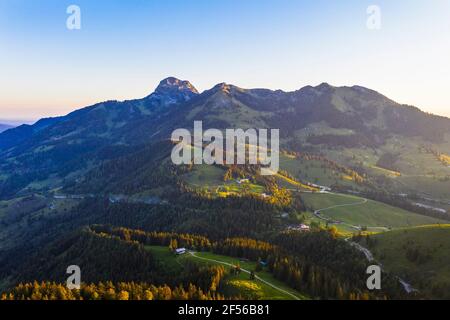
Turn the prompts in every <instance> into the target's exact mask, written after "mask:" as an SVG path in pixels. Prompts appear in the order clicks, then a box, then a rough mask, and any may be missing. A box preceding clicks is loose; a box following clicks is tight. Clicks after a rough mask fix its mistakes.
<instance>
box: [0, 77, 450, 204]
mask: <svg viewBox="0 0 450 320" xmlns="http://www.w3.org/2000/svg"><path fill="white" fill-rule="evenodd" d="M194 120H202V121H203V124H204V128H218V129H224V128H243V129H246V128H279V129H280V135H281V138H282V147H283V148H284V149H287V150H291V151H296V152H297V151H298V152H305V151H306V152H310V153H324V149H325V150H327V149H330V150H336V149H338V148H345V149H347V150H349V149H355V150H368V151H366V152H371V153H374V154H375V156H378V157H379V158H382V157H383V156H384V157H389V156H391V157H393V158H396V160H397V161H401V160H402V159H397V158H398V154H397V153H398V152H396V151H395V150H392V148H391V147H390V144H391V143H392V142H393V141H394V140H395V139H402V140H405V141H408V142H409V143H411V144H414V148H415V149H417V148H419V147H421V146H423V145H429V146H430V149H433V150H434V149H436V150H437V152H444V153H445V152H447V153H448V152H450V150H448V142H449V134H450V119H448V118H445V117H439V116H434V115H431V114H427V113H424V112H422V111H420V110H419V109H418V108H415V107H412V106H406V105H401V104H398V103H396V102H394V101H392V100H390V99H388V98H387V97H385V96H383V95H381V94H379V93H377V92H376V91H373V90H370V89H367V88H363V87H360V86H353V87H333V86H331V85H329V84H326V83H323V84H321V85H319V86H316V87H312V86H308V87H304V88H301V89H299V90H297V91H294V92H283V91H272V90H267V89H250V90H249V89H242V88H238V87H236V86H233V85H228V84H224V83H222V84H218V85H216V86H215V87H213V88H212V89H210V90H206V91H204V92H202V93H199V92H198V91H197V90H196V89H195V87H194V86H193V85H192V84H191V83H189V82H188V81H181V80H178V79H176V78H172V77H171V78H167V79H165V80H163V81H161V83H160V84H159V86H158V87H157V89H156V90H155V92H153V93H152V94H150V95H149V96H147V97H145V98H143V99H137V100H130V101H124V102H118V101H106V102H102V103H98V104H95V105H93V106H89V107H86V108H83V109H80V110H76V111H74V112H72V113H70V114H68V115H66V116H62V117H57V118H49V119H42V120H40V121H38V122H36V123H35V124H34V125H22V126H19V127H17V128H15V129H12V130H8V131H7V132H3V133H2V134H1V135H0V170H1V171H2V172H3V173H4V176H3V177H4V178H3V181H1V183H2V184H1V186H0V197H10V196H13V195H14V194H15V193H17V192H20V191H21V190H22V191H23V189H24V188H26V187H27V186H28V185H29V184H30V183H32V182H33V181H43V180H48V179H49V177H53V179H52V180H53V181H54V182H55V184H54V185H53V187H56V186H57V185H58V184H61V183H62V181H63V180H67V179H72V180H73V179H76V178H78V177H79V176H80V175H82V174H83V173H85V172H86V170H88V169H91V168H92V166H95V165H98V164H99V163H101V162H102V161H105V160H108V159H107V158H105V154H107V153H108V152H106V151H108V150H110V149H114V150H115V154H117V153H121V152H124V153H126V152H128V149H130V148H138V147H139V146H142V145H146V144H149V143H151V142H155V141H159V140H163V139H167V138H168V137H169V136H170V134H171V132H172V131H173V130H174V129H177V128H191V127H192V126H193V122H194ZM385 149H389V150H385ZM325 153H328V152H325ZM334 153H335V152H330V153H329V154H327V156H329V157H331V158H332V159H333V160H337V161H342V160H343V161H342V164H344V165H352V166H356V165H361V162H364V161H361V160H363V159H361V158H355V157H352V159H350V160H351V161H350V163H349V162H348V160H349V159H347V158H345V159H342V158H340V157H336V156H335V155H334ZM391 165H392V167H395V163H391ZM361 167H362V169H365V170H366V169H368V168H366V166H364V164H363V165H362V166H361Z"/></svg>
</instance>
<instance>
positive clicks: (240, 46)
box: [0, 0, 450, 121]
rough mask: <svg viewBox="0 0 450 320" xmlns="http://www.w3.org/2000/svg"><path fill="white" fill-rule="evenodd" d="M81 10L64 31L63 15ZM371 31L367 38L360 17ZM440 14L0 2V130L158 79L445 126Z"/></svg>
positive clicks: (384, 8)
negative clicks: (369, 109) (337, 92)
mask: <svg viewBox="0 0 450 320" xmlns="http://www.w3.org/2000/svg"><path fill="white" fill-rule="evenodd" d="M71 4H76V5H78V6H79V7H80V9H81V30H68V29H67V28H66V20H67V17H68V16H69V15H68V14H67V13H66V10H67V7H68V6H69V5H71ZM373 4H376V5H378V6H379V8H380V10H381V20H380V22H381V24H380V26H381V29H380V30H369V28H368V27H367V24H366V23H367V19H368V17H369V15H368V14H367V8H368V6H370V5H373ZM449 12H450V3H449V2H447V1H445V0H437V1H435V2H433V4H432V5H430V4H429V3H425V2H424V1H420V0H416V1H396V2H395V3H392V2H389V1H386V0H382V1H376V2H375V3H374V2H373V1H366V0H363V1H356V0H351V1H346V2H345V3H329V1H325V0H319V1H314V2H312V1H299V0H281V1H280V0H277V1H275V0H262V1H256V0H249V1H245V2H244V3H242V2H241V1H237V0H230V1H228V2H226V3H221V2H211V1H206V0H197V1H195V2H189V1H181V0H173V1H162V0H155V1H151V2H148V1H141V0H131V1H127V2H123V1H118V0H112V1H102V0H100V1H96V2H95V3H93V2H92V1H87V0H79V1H75V2H74V3H73V2H67V1H56V0H48V1H46V2H45V3H35V2H30V1H25V0H14V1H13V0H0V41H1V42H2V44H3V46H4V47H5V48H7V50H2V51H0V69H1V70H2V73H1V75H0V119H27V120H28V121H30V120H37V119H40V118H44V117H52V116H61V115H65V114H67V113H69V112H71V111H73V110H76V109H79V108H82V107H86V106H89V105H92V104H95V103H98V102H102V101H106V100H129V99H136V98H140V97H144V96H146V95H148V94H149V93H151V92H152V91H153V88H154V87H155V86H156V85H157V84H158V82H159V81H160V80H161V79H163V78H165V77H167V76H176V77H177V78H180V79H185V80H189V81H191V82H192V83H193V85H195V86H196V87H197V89H199V91H203V90H206V89H209V88H211V87H213V86H214V85H215V84H217V83H221V82H227V83H231V84H234V85H236V86H239V87H242V88H267V89H272V90H276V89H281V90H284V91H293V90H296V89H299V88H301V87H304V86H307V85H317V84H319V83H321V82H328V83H330V84H332V85H334V86H352V85H360V86H364V87H367V88H370V89H373V90H376V91H378V92H380V93H381V94H383V95H385V96H387V97H389V98H390V99H392V100H395V101H397V102H398V103H401V104H408V105H413V106H416V107H418V108H420V109H421V110H423V111H425V112H429V113H433V114H437V115H442V116H447V117H450V105H449V104H450V103H449V101H450V91H449V90H448V83H450V63H448V57H449V56H450V38H449V37H448V36H447V35H448V34H449V33H450V21H449V19H448V18H447V15H448V13H449Z"/></svg>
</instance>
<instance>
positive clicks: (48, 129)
mask: <svg viewBox="0 0 450 320" xmlns="http://www.w3.org/2000/svg"><path fill="white" fill-rule="evenodd" d="M199 120H201V121H203V129H204V130H206V129H209V128H215V129H221V130H222V129H228V128H235V129H236V128H241V129H248V128H257V129H264V128H267V129H279V130H280V150H281V153H280V169H281V170H280V172H279V173H278V174H277V175H275V176H273V177H264V176H261V175H259V173H258V172H259V171H258V170H256V169H257V166H256V167H255V166H250V165H248V166H247V165H246V166H233V165H213V166H208V165H198V166H195V165H192V166H189V165H185V166H176V165H174V164H173V163H172V162H171V158H170V154H171V150H172V148H173V143H172V141H171V140H170V137H171V133H172V132H173V130H175V129H179V128H186V129H192V128H193V125H194V121H199ZM449 212H450V119H448V118H445V117H440V116H436V115H432V114H428V113H425V112H422V111H421V110H420V109H418V108H416V107H413V106H408V105H402V104H399V103H397V102H395V101H393V100H391V99H389V98H388V97H386V96H384V95H382V94H380V93H378V92H376V91H374V90H371V89H368V88H364V87H361V86H351V87H335V86H332V85H330V84H327V83H322V84H320V85H318V86H307V87H303V88H300V89H299V90H296V91H293V92H284V91H281V90H277V91H273V90H268V89H243V88H239V87H237V86H234V85H230V84H226V83H221V84H218V85H216V86H214V87H213V88H211V89H209V90H206V91H204V92H199V91H198V90H197V89H196V88H195V87H194V86H193V85H192V84H191V83H190V82H189V81H182V80H179V79H176V78H174V77H170V78H167V79H164V80H162V81H161V82H160V83H159V85H158V86H157V88H156V90H155V91H154V92H153V93H151V94H149V95H148V96H146V97H144V98H141V99H136V100H128V101H105V102H101V103H98V104H95V105H92V106H88V107H86V108H83V109H79V110H76V111H73V112H71V113H70V114H68V115H65V116H61V117H55V118H47V119H41V120H39V121H37V122H36V123H35V124H33V125H21V126H19V127H16V128H11V129H9V130H7V131H4V132H2V133H0V289H4V288H10V287H11V286H14V285H16V284H17V283H19V282H20V281H33V280H51V281H63V280H62V279H63V276H64V272H65V269H64V268H63V267H64V266H66V265H71V264H83V265H84V267H85V268H86V269H87V270H89V272H88V273H89V274H88V279H89V280H90V281H93V282H96V281H109V280H111V279H113V280H115V281H121V280H123V281H150V279H151V280H152V283H154V282H155V281H156V282H155V284H158V285H160V284H161V283H158V281H160V282H161V281H162V280H161V279H165V280H167V279H172V280H173V279H181V278H180V277H178V274H179V271H177V270H178V269H177V268H179V267H180V263H179V262H180V261H172V259H173V256H169V257H168V256H167V253H165V251H164V248H163V249H161V247H164V246H165V247H167V246H169V245H170V247H171V249H174V247H176V245H175V244H174V240H177V241H179V242H180V243H183V244H184V245H186V246H188V247H189V248H190V249H192V250H195V249H199V248H201V250H200V251H202V250H206V251H207V250H210V249H211V248H213V250H216V252H215V253H217V252H219V253H220V254H224V255H225V256H227V255H229V256H232V257H237V256H238V257H240V258H245V259H250V260H251V261H253V262H255V263H256V261H258V258H261V256H262V257H264V258H265V259H268V261H269V264H270V268H269V269H267V270H265V272H267V275H268V274H272V276H274V277H276V278H277V279H279V280H282V281H285V283H287V284H289V282H290V281H288V279H292V277H294V276H297V277H298V274H299V272H300V269H301V272H300V273H301V274H310V275H311V274H313V273H308V272H309V271H308V270H316V271H317V277H315V276H311V277H312V279H313V280H311V279H310V278H307V277H305V279H303V281H304V283H303V282H302V281H300V280H299V283H303V284H302V285H298V286H296V287H295V288H296V289H297V290H300V291H302V290H306V291H308V294H309V295H310V296H311V297H315V296H319V297H321V298H339V297H342V296H345V297H347V298H351V297H353V298H354V297H362V296H363V295H364V297H365V296H366V295H367V296H371V293H367V292H365V291H364V290H365V289H361V288H359V287H356V284H363V285H364V284H365V279H364V277H365V269H364V268H363V267H364V266H365V265H366V264H367V263H372V261H367V259H366V257H367V256H368V252H369V251H367V249H364V248H363V247H361V245H360V244H359V245H357V244H356V242H358V241H359V242H360V243H362V244H364V245H365V246H367V247H370V248H373V249H374V250H377V251H374V252H373V254H372V253H370V252H369V253H370V255H369V257H371V256H374V257H376V258H377V259H379V260H381V262H383V264H384V267H385V268H386V269H387V270H392V272H395V273H394V274H395V276H396V277H393V278H390V279H391V280H392V281H391V280H390V282H389V285H388V288H387V289H386V290H387V291H386V292H383V293H382V294H385V295H389V296H390V297H393V298H398V297H403V294H404V293H403V290H402V288H401V287H400V288H399V287H398V285H399V283H398V281H397V280H396V279H397V277H398V276H401V277H402V279H406V280H408V281H410V280H414V279H415V278H417V275H418V274H424V275H426V276H421V277H420V279H421V280H420V281H419V282H416V283H414V285H418V286H419V287H420V288H421V289H422V290H423V292H424V296H423V297H440V298H442V297H446V296H447V295H448V293H449V292H450V291H449V290H448V288H450V284H449V283H447V282H445V281H446V280H445V279H446V277H447V273H446V272H445V270H446V268H445V266H447V265H448V263H450V261H448V257H447V256H446V255H445V252H448V250H447V249H446V248H449V250H450V247H449V243H448V242H445V241H443V239H442V237H441V235H442V234H447V235H448V234H449V232H450V228H449V227H448V226H445V224H448V222H449V221H450V213H449ZM424 226H426V227H424ZM418 227H420V228H418ZM114 228H118V229H117V230H116V229H114ZM421 228H430V230H425V229H421ZM435 228H439V231H436V230H435ZM129 229H130V230H129ZM131 229H133V230H131ZM441 229H442V230H441ZM139 230H140V231H139ZM304 230H311V231H313V232H311V234H309V232H307V234H304ZM403 230H406V231H405V232H408V237H406V236H402V234H403ZM155 231H158V232H162V233H157V234H155V233H154V232H155ZM297 231H298V232H297ZM394 231H396V233H395V232H394ZM400 231H401V232H400ZM144 232H147V233H148V234H144ZM298 233H300V234H298ZM374 233H376V234H378V235H377V238H376V239H379V240H376V241H379V242H373V243H372V242H371V241H370V238H369V236H371V235H372V234H374ZM391 234H392V235H393V236H395V237H397V238H398V239H400V240H402V241H405V244H403V245H402V246H401V247H402V248H403V249H404V252H400V253H398V254H397V252H395V254H392V252H391V251H389V250H391V248H392V246H390V245H389V241H388V240H385V239H390V238H389V236H390V235H391ZM421 234H432V235H433V236H434V237H436V239H434V240H433V241H434V242H433V243H435V245H436V248H438V249H439V250H438V249H436V250H434V249H433V246H429V245H426V246H425V244H423V245H420V246H419V245H417V246H415V245H414V244H411V243H410V241H409V239H410V238H414V237H415V235H417V237H420V235H421ZM131 235H133V237H134V238H133V237H131ZM297 236H299V238H298V239H297V238H296V237H297ZM159 237H160V238H159ZM202 237H205V238H202ZM291 237H292V238H291ZM352 237H353V238H352ZM77 239H78V240H77ZM344 239H346V240H345V241H344ZM350 239H351V240H350ZM363 240H364V241H363ZM400 240H399V241H400ZM257 241H267V243H259V242H257ZM137 243H141V245H138V244H137ZM212 243H213V245H212ZM243 243H245V246H248V247H250V248H252V249H251V250H250V252H251V254H248V252H247V251H246V250H244V249H243V248H241V247H239V246H241V245H243ZM144 244H145V245H146V246H144ZM377 244H378V245H377ZM149 245H152V246H156V248H153V247H149ZM272 245H276V246H280V247H283V250H282V254H290V255H291V256H289V258H287V260H286V259H284V258H283V259H282V258H280V257H282V256H280V257H278V256H277V257H278V258H276V259H275V258H274V257H273V255H272V254H273V252H272V251H270V250H272V249H267V248H271V246H272ZM158 246H159V247H158ZM254 247H257V248H258V249H255V248H254ZM105 248H107V249H108V250H110V251H112V252H115V255H109V256H106V255H103V254H102V253H103V252H105ZM227 248H228V249H227ZM264 248H265V249H264ZM330 248H334V249H330ZM358 248H359V249H358ZM361 248H362V249H361ZM148 250H150V251H152V250H153V251H152V252H151V253H149V252H148ZM161 250H162V251H161ZM252 250H254V251H252ZM267 250H269V251H270V252H271V254H269V253H268V251H267ZM364 250H365V251H364ZM116 251H117V252H116ZM244 252H245V254H244ZM278 254H281V253H280V252H277V255H278ZM160 255H162V258H161V257H160V258H161V261H159V262H158V263H156V262H155V261H156V260H158V259H157V258H158V257H159V256H160ZM113 256H114V257H116V256H119V257H123V259H122V260H120V259H117V261H118V263H119V262H120V263H119V264H117V265H116V266H115V267H114V268H113V269H110V268H109V267H108V266H110V265H111V263H110V260H111V259H115V258H114V257H113ZM194 257H195V256H194ZM269 257H272V260H270V259H269ZM324 257H325V258H324ZM386 257H388V258H389V259H388V260H386V261H384V260H383V259H385V258H386ZM213 258H214V260H216V262H217V259H223V257H221V256H218V257H217V256H214V257H213ZM396 258H399V259H400V258H401V259H403V260H401V261H402V264H401V265H400V266H399V265H398V262H397V260H396ZM273 259H275V260H273ZM277 259H280V260H277ZM298 259H300V260H298ZM125 260H126V261H125ZM259 260H261V259H259ZM142 261H145V263H149V264H151V265H152V266H153V267H154V269H155V270H153V271H154V272H153V271H152V272H149V270H147V269H146V268H143V267H142V264H141V262H142ZM168 261H169V264H170V261H172V262H174V264H173V265H172V266H170V267H167V266H166V265H165V263H168ZM282 261H296V262H295V263H294V262H292V263H291V264H289V266H285V267H282V268H284V269H283V270H282V271H279V272H278V271H276V269H277V268H279V267H280V266H283V262H282ZM329 261H333V263H331V264H330V263H329ZM392 261H393V262H392ZM430 261H431V262H430ZM253 262H252V263H253ZM384 262H386V263H384ZM131 265H132V266H131ZM188 265H189V264H188ZM403 265H408V266H411V265H414V268H412V267H408V268H402V267H401V266H403ZM299 266H301V268H300V267H299ZM306 266H307V267H306ZM391 266H392V269H391V268H390V267H391ZM130 267H132V268H134V269H133V270H140V271H139V274H133V273H132V272H130V270H129V268H130ZM297 267H298V268H300V269H298V270H297V269H295V268H297ZM99 268H100V269H102V270H99ZM103 268H106V269H105V270H103ZM189 268H191V266H189ZM189 268H188V269H189ZM289 268H291V269H292V268H294V269H295V270H296V271H295V272H294V271H292V270H291V269H289ZM302 268H303V269H302ZM305 268H306V269H305ZM309 268H311V269H309ZM288 269H289V270H291V271H292V272H294V273H293V275H291V276H289V277H288V276H286V272H288V271H287V270H288ZM195 270H196V271H195V274H197V273H198V274H200V273H201V272H200V271H199V270H197V269H195ZM355 270H358V271H355ZM361 270H362V273H361V272H359V271H361ZM408 270H409V271H411V270H414V272H415V273H414V274H413V273H410V272H408ZM433 270H440V271H439V272H437V273H436V272H433ZM442 270H444V271H442ZM184 271H186V270H184ZM204 271H205V270H203V271H202V272H204ZM171 272H172V273H171ZM180 272H181V271H180ZM289 272H290V271H289ZM358 272H359V273H358ZM185 273H186V274H184V273H183V277H184V278H183V279H181V280H180V282H174V283H172V284H173V285H174V286H177V285H179V284H180V283H183V281H185V282H187V283H190V282H191V281H194V280H193V279H191V278H190V277H189V274H190V272H188V271H186V272H185ZM319 274H320V276H319ZM175 275H177V277H175ZM227 277H228V276H227ZM319 278H320V279H322V280H323V282H324V283H325V282H326V283H327V284H323V285H322V284H321V285H320V286H317V288H316V287H315V285H316V284H314V285H313V283H315V282H316V280H315V279H319ZM335 278H336V279H339V281H334V280H330V279H335ZM227 279H230V278H227ZM231 280H233V281H238V280H239V281H241V280H242V279H241V278H238V279H234V278H233V277H231ZM231 280H230V281H231ZM167 281H169V280H167ZM327 281H328V282H327ZM402 281H403V280H402ZM194 283H195V281H194ZM199 283H203V282H201V281H200V282H199ZM405 283H406V282H405ZM429 283H431V284H432V285H431V286H428V287H427V284H429ZM391 285H392V287H391ZM319 287H320V290H319V289H318V288H319ZM331 287H333V288H334V289H333V290H330V289H329V288H331ZM306 288H307V289H306ZM324 288H325V289H324ZM406 288H409V287H408V286H406ZM222 289H223V288H222ZM266 289H267V288H266ZM272 289H273V288H272ZM272 289H270V288H269V289H267V291H268V292H269V293H270V292H271V290H272ZM17 290H19V289H17ZM20 290H21V289H20ZM230 290H231V289H230ZM236 290H237V291H238V294H241V295H242V294H244V293H243V291H242V288H241V290H238V289H236V288H234V289H233V290H231V292H232V293H233V294H234V293H235V292H236ZM224 292H225V293H229V290H228V289H227V290H224ZM400 292H401V293H400ZM411 292H416V291H411ZM266 293H267V292H266ZM269 293H267V294H269ZM408 293H410V292H408ZM272 294H273V292H272ZM249 297H251V298H253V296H249ZM268 297H269V296H268ZM270 297H273V296H270ZM373 297H377V298H380V296H377V295H376V294H375V295H374V296H373Z"/></svg>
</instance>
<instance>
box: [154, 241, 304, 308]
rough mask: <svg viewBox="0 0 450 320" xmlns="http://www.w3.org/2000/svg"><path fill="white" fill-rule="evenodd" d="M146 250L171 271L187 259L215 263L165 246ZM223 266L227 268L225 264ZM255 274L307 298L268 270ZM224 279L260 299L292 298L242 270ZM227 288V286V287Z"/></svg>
mask: <svg viewBox="0 0 450 320" xmlns="http://www.w3.org/2000/svg"><path fill="white" fill-rule="evenodd" d="M146 248H147V249H148V250H151V252H152V253H153V254H154V256H155V257H157V259H159V261H160V263H162V264H163V265H164V266H165V267H166V269H167V270H170V271H171V272H179V271H180V270H182V268H183V262H184V261H186V260H187V259H189V260H192V261H195V262H196V263H202V264H215V263H213V262H208V261H205V260H200V259H197V258H195V257H193V256H191V255H187V254H186V255H184V256H178V257H177V256H175V255H173V254H172V253H171V252H170V251H169V249H168V248H166V247H158V246H147V247H146ZM197 256H198V257H201V258H206V259H212V260H217V261H222V262H226V263H230V264H234V265H236V264H239V265H240V266H241V267H242V268H243V269H246V270H249V271H251V270H254V269H255V266H256V262H251V261H242V260H240V259H238V258H232V257H228V256H222V255H217V254H213V253H210V252H199V253H197ZM225 268H229V267H227V266H225ZM257 275H258V276H259V277H260V278H261V279H263V280H265V281H268V282H270V283H272V284H273V285H275V286H277V287H279V288H281V289H283V290H285V291H287V292H290V293H292V294H294V295H296V296H298V297H299V298H300V299H307V297H305V296H304V295H302V294H301V293H299V292H297V291H295V290H294V289H291V288H289V287H288V286H286V285H285V284H284V283H283V282H280V281H278V280H276V279H275V278H274V277H273V276H272V274H270V273H269V272H268V271H265V270H264V271H261V272H258V273H257ZM225 280H226V284H227V285H226V287H233V288H234V289H235V290H238V291H239V290H242V291H246V292H248V291H253V292H252V295H255V296H258V297H259V298H260V299H262V300H292V297H290V296H289V295H286V294H284V293H282V292H280V291H278V290H276V289H274V288H272V287H270V286H268V285H266V284H264V283H262V282H260V281H257V280H256V281H254V280H253V281H252V280H250V277H249V275H248V274H246V273H244V272H242V273H241V274H240V275H239V276H234V275H233V276H232V275H229V276H227V278H226V279H225ZM228 289H229V288H228Z"/></svg>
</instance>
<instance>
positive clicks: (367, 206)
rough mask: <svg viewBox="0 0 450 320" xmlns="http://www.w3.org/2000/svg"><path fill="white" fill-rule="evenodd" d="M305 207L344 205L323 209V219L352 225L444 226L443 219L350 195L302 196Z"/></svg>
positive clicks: (388, 226)
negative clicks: (328, 218)
mask: <svg viewBox="0 0 450 320" xmlns="http://www.w3.org/2000/svg"><path fill="white" fill-rule="evenodd" d="M302 199H304V201H305V203H306V205H307V206H308V207H310V208H312V209H313V210H320V209H324V208H329V207H332V206H335V205H346V204H352V205H350V206H342V207H337V208H333V209H330V210H325V211H323V212H322V215H323V216H326V217H330V218H332V219H334V220H338V221H342V222H345V223H348V224H351V225H355V226H367V227H385V228H401V227H411V226H419V225H427V224H436V223H445V221H443V220H439V219H435V218H431V217H427V216H423V215H419V214H416V213H412V212H409V211H406V210H403V209H400V208H396V207H393V206H389V205H387V204H384V203H381V202H376V201H372V200H368V201H367V203H364V199H363V198H360V197H356V196H350V195H337V194H302Z"/></svg>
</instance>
